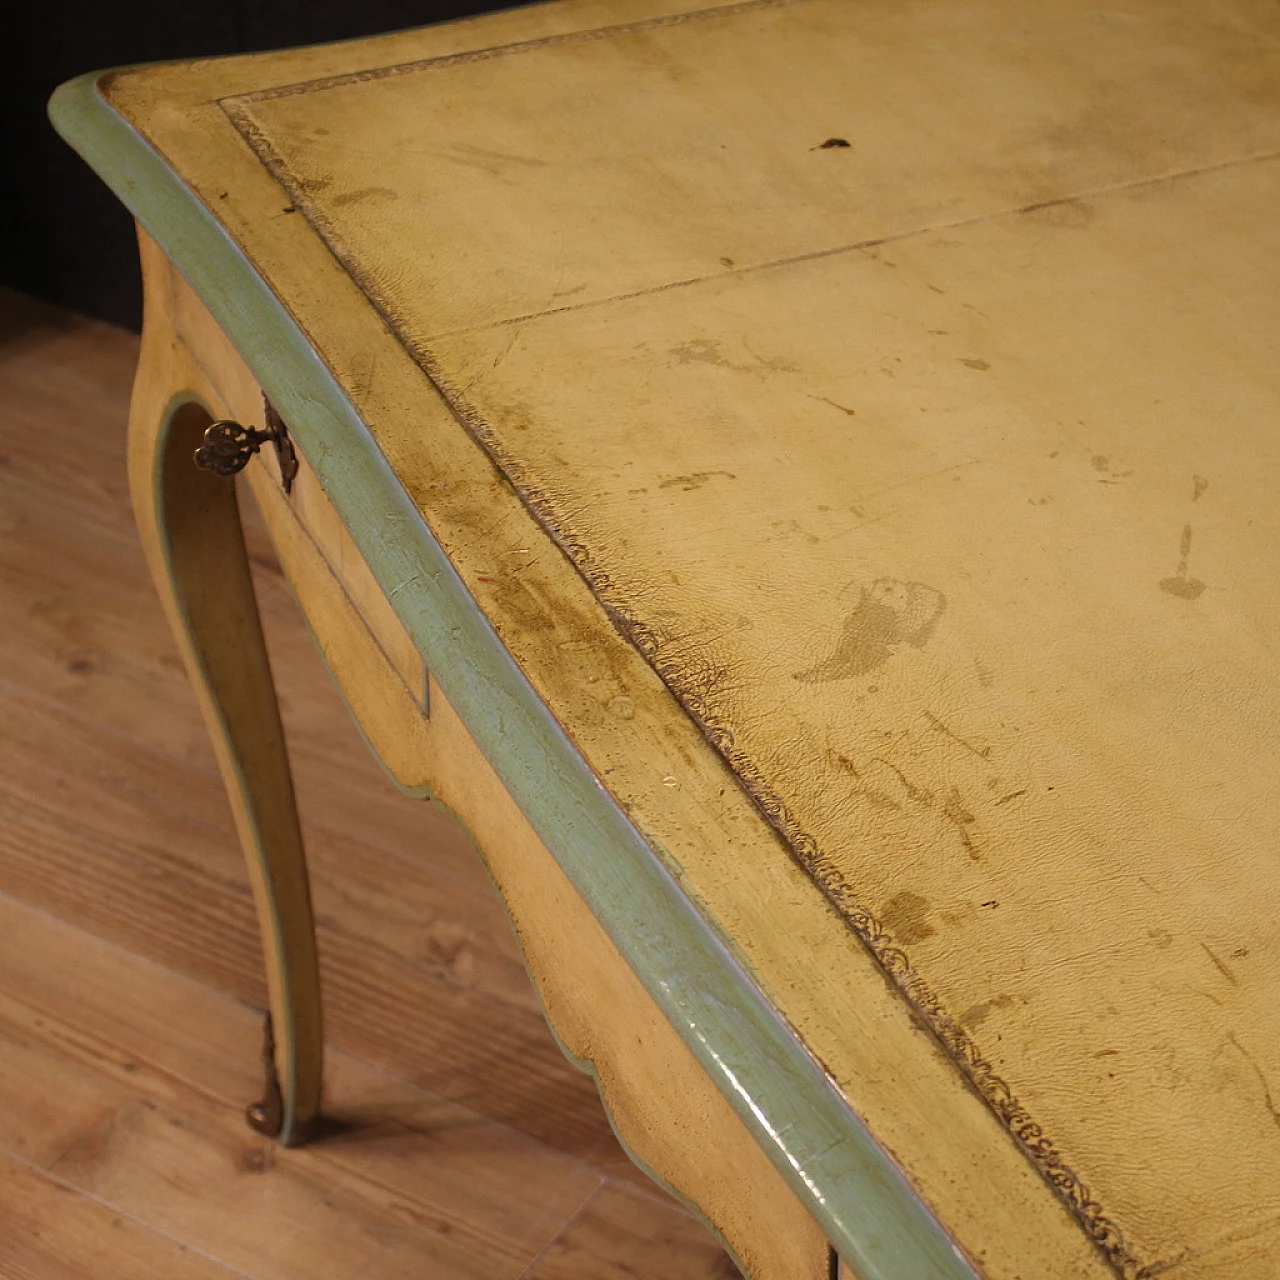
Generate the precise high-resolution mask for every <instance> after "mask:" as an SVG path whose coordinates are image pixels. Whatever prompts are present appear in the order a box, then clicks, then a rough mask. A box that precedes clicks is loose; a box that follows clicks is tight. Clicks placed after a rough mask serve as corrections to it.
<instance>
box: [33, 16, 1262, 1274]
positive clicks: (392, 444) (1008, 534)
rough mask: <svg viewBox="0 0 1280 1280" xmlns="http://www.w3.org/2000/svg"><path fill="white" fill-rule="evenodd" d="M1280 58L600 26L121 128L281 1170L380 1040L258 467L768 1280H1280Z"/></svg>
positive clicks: (844, 26)
mask: <svg viewBox="0 0 1280 1280" xmlns="http://www.w3.org/2000/svg"><path fill="white" fill-rule="evenodd" d="M1278 40H1280V18H1277V16H1276V15H1275V13H1274V11H1273V10H1270V9H1263V8H1261V7H1260V6H1258V5H1255V4H1253V3H1251V2H1250V0H1229V2H1228V3H1222V4H1215V5H1212V6H1210V5H1207V4H1205V5H1198V6H1197V5H1194V4H1176V3H1172V2H1169V3H1157V2H1156V0H1133V2H1132V3H1129V4H1127V5H1126V6H1124V7H1123V8H1122V9H1119V10H1107V11H1105V12H1104V11H1095V10H1093V9H1090V8H1086V7H1084V6H1080V5H1077V4H1071V3H1066V0H1053V2H1052V3H1049V4H1046V5H1042V6H1036V7H1035V8H1033V9H1028V8H1027V7H1026V6H1024V5H1018V4H1013V3H1012V2H1011V0H978V2H977V3H974V4H966V5H960V4H955V3H948V2H946V0H934V2H930V3H921V4H915V5H908V6H895V5H879V4H869V5H858V6H854V5H851V4H848V3H845V2H844V0H792V2H791V3H786V2H783V0H753V2H750V3H745V4H731V5H715V4H712V5H711V6H709V7H707V8H705V9H703V10H700V11H698V12H694V13H684V12H681V11H680V8H679V6H677V5H676V4H674V3H668V2H667V0H570V2H568V3H560V4H553V5H548V6H543V7H537V8H532V9H524V10H519V11H514V12H510V13H506V14H501V15H496V16H491V17H487V18H483V19H479V20H475V21H470V22H466V23H458V24H453V25H448V26H442V27H437V28H430V29H424V30H420V31H413V32H407V33H402V34H398V35H393V36H388V37H383V38H379V39H375V40H369V41H361V42H355V43H351V44H345V45H336V46H329V47H324V48H316V49H304V50H295V51H290V52H286V53H279V54H267V55H258V56H254V57H244V58H232V59H223V60H217V61H211V62H197V63H187V64H175V65H168V66H160V67H153V68H143V69H140V70H132V71H122V72H114V73H109V74H107V75H105V76H102V77H88V78H85V79H82V80H79V81H76V82H73V83H72V84H70V85H68V86H65V87H64V88H63V89H62V90H60V91H59V94H58V96H57V97H56V98H55V101H54V104H53V108H52V112H53V116H54V119H55V122H56V123H57V125H58V127H59V128H60V129H61V130H62V131H63V132H64V134H65V135H66V136H67V137H68V138H69V139H70V140H71V141H72V142H73V144H74V145H75V146H76V147H77V148H79V149H80V150H81V152H82V153H83V154H84V155H85V156H86V157H87V158H88V159H89V161H90V162H91V163H92V164H94V165H95V166H96V167H97V168H98V169H99V171H100V172H101V173H102V174H103V176H104V178H106V180H107V181H108V182H110V183H111V184H112V186H113V187H114V189H115V190H116V191H117V192H118V193H119V194H120V196H121V198H122V199H123V200H124V201H125V203H126V204H128V205H129V207H130V208H131V209H132V210H133V211H134V213H135V214H136V215H137V217H138V219H139V221H140V223H141V224H142V226H143V227H144V228H145V234H144V237H143V261H144V267H145V271H146V280H147V321H146V331H145V334H144V349H143V357H142V364H141V368H140V370H139V377H138V384H137V393H136V399H135V409H134V416H133V427H132V433H133V462H132V466H133V476H134V487H135V500H136V505H137V509H138V515H139V523H140V526H141V529H142V533H143V537H144V540H145V541H146V543H147V546H148V550H149V553H150V555H151V558H152V563H153V567H154V569H155V574H156V579H157V582H158V585H159V587H160V590H161V592H162V594H163V595H164V597H165V599H166V601H167V603H168V607H169V610H170V615H171V618H172V620H173V623H174V626H175V630H176V631H177V633H178V635H179V638H180V641H181V642H182V644H183V645H184V647H185V650H186V655H187V661H188V666H189V668H190V670H191V674H192V678H193V680H194V681H195V683H196V685H197V688H198V689H199V690H200V692H201V695H202V698H203V701H204V706H205V713H206V717H207V718H208V721H209V724H210V728H211V731H212V733H213V736H214V738H215V741H216V742H217V744H218V748H219V752H220V758H221V762H222V767H223V771H224V775H225V777H226V779H227V784H228V788H229V790H230V792H231V795H232V799H233V803H234V805H235V807H236V811H237V816H238V821H239V826H240V831H241V835H242V839H243V841H244V843H245V847H246V850H247V852H248V857H249V864H250V870H251V872H252V874H253V875H254V877H255V885H256V887H257V893H258V901H259V907H260V913H261V917H262V922H263V934H264V942H265V947H266V952H267V956H268V965H269V968H270V972H271V1003H272V1012H273V1015H274V1025H275V1045H274V1051H273V1053H272V1055H271V1059H272V1063H273V1070H272V1072H271V1073H270V1079H269V1085H270V1088H269V1091H268V1096H267V1098H266V1099H265V1101H264V1103H263V1105H262V1106H261V1107H260V1108H258V1109H257V1110H256V1112H255V1113H254V1120H255V1123H257V1124H258V1125H259V1126H261V1127H264V1128H267V1129H272V1130H278V1131H279V1133H280V1135H281V1137H282V1139H283V1140H284V1141H286V1142H289V1141H298V1140H300V1139H301V1138H302V1137H304V1136H306V1134H307V1132H308V1130H309V1129H310V1128H311V1127H312V1125H313V1123H314V1121H315V1118H316V1116H317V1114H318V1108H319V1105H320V1062H319V1058H320V1045H321V1026H320V1011H319V993H318V991H317V984H316V981H315V966H314V955H313V944H312V939H311V921H310V912H309V907H308V902H307V891H306V874H305V866H304V862H303V855H302V850H301V844H300V841H299V839H298V835H297V824H296V818H295V815H294V811H293V802H292V797H291V791H290V786H289V781H288V768H287V763H286V762H285V759H284V756H283V751H282V748H281V745H280V733H279V726H278V721H277V717H276V714H275V709H274V696H273V694H272V692H271V685H270V676H269V672H268V669H267V667H266V663H265V659H264V657H263V655H262V651H261V643H260V637H259V635H258V629H257V623H256V618H255V614H254V610H253V601H252V594H251V591H250V589H249V585H248V578H247V574H246V572H245V568H244V563H243V554H242V551H241V550H240V544H239V541H238V526H237V520H236V508H235V491H234V487H233V484H232V482H231V481H230V480H229V479H225V478H219V477H217V476H215V475H212V474H210V473H208V472H205V471H201V470H197V469H196V468H195V467H194V466H193V465H192V463H191V455H192V452H193V450H194V449H195V448H196V446H197V445H198V444H199V443H200V441H201V438H202V436H203V433H204V432H205V430H206V428H208V427H209V425H210V423H211V422H212V421H213V420H214V419H230V420H233V421H234V422H236V423H239V424H242V425H243V426H245V427H253V428H256V429H258V430H260V431H266V432H270V433H271V434H272V435H273V436H274V437H275V438H276V439H279V438H280V436H281V435H282V434H284V433H285V431H286V428H285V426H284V425H283V424H287V438H288V441H289V443H290V446H291V450H292V452H294V453H296V455H297V462H298V471H297V474H296V477H294V478H293V479H292V481H291V482H290V483H286V482H285V479H284V476H283V475H282V472H281V460H282V458H283V457H284V452H281V451H278V448H277V445H276V444H274V443H271V442H269V441H268V442H266V443H265V444H264V445H263V447H262V448H261V450H260V451H259V452H258V453H257V455H256V456H255V457H254V459H253V460H252V461H251V462H250V463H249V466H248V476H249V480H250V483H251V485H252V487H253V490H254V493H255V495H256V496H257V498H258V500H259V502H260V503H261V504H262V506H263V510H264V512H265V513H266V517H267V520H268V523H269V525H270V528H271V530H272V533H273V536H274V538H275V540H276V543H277V548H278V550H279V553H280V558H281V561H282V563H283V565H284V567H285V571H286V573H287V575H288V576H289V578H290V580H291V581H292V583H293V585H294V587H295V590H296V592H297V595H298V598H299V601H300V603H301V605H302V607H303V609H304V611H305V612H306V614H307V616H308V619H309V620H310V622H311V625H312V627H313V629H314V630H315V633H316V637H317V640H318V642H319V644H320V646H321V648H322V650H323V651H324V653H325V655H326V657H327V658H328V660H329V664H330V666H331V668H332V669H333V673H334V676H335V678H336V679H337V681H338V683H339V684H340V686H341V687H342V689H343V691H344V693H345V694H346V697H347V699H348V701H349V702H350V705H351V709H352V712H353V714H354V715H355V717H356V719H357V720H358V721H359V723H360V725H361V727H362V728H363V730H364V732H365V734H366V735H367V737H368V739H369V742H370V745H371V746H372V747H373V749H374V750H375V751H376V752H377V753H378V755H379V756H380V757H381V758H382V760H383V761H384V763H385V764H386V766H387V768H388V769H389V770H390V772H391V773H392V775H393V776H394V777H395V778H396V779H397V780H398V781H399V782H400V783H401V785H403V786H404V787H406V788H408V789H410V790H411V791H414V792H416V793H419V794H423V795H428V794H430V795H431V796H433V797H434V798H436V799H438V800H439V801H440V802H441V803H444V804H446V805H448V806H449V807H450V808H451V809H452V810H453V811H454V812H455V813H457V814H458V816H459V818H460V819H461V820H462V821H463V822H464V823H465V824H466V826H467V827H468V828H469V830H470V831H471V833H472V834H473V836H474V838H475V840H476V843H477V845H478V846H479V848H480V849H481V850H482V851H483V853H484V856H485V858H486V859H487V861H488V863H489V865H490V867H491V868H492V871H493V874H494V877H495V879H496V880H497V882H498V885H499V887H500V889H501V891H502V893H503V896H504V897H505V899H506V901H507V903H508V905H509V907H510V909H511V913H512V917H513V920H514V921H515V924H516V927H517V930H518V932H519V933H520V936H521V939H522V942H523V944H524V947H525V952H526V956H527V958H528V962H529V966H530V969H531V971H532V973H533V975H534V977H535V980H536V981H537V983H538V986H539V990H540V991H541V993H542V997H543V999H544V1001H545V1003H546V1007H547V1011H548V1015H549V1018H550V1020H551V1021H552V1023H553V1025H554V1026H555V1028H556V1030H557V1032H558V1034H559V1035H560V1037H561V1039H562V1041H563V1043H564V1045H565V1048H566V1051H567V1052H568V1053H569V1054H570V1055H571V1056H573V1057H574V1058H576V1059H577V1060H579V1061H580V1062H582V1063H583V1064H584V1066H587V1067H588V1068H589V1069H590V1070H592V1071H594V1072H595V1073H596V1075H597V1078H598V1080H599V1082H600V1087H601V1092H602V1094H603V1096H604V1099H605V1101H606V1104H607V1105H608V1106H609V1108H610V1111H611V1114H612V1116H613V1118H614V1121H615V1124H616V1125H617V1127H618V1130H619V1132H620V1133H621V1135H622V1136H623V1138H624V1140H625V1141H626V1142H627V1144H628V1145H629V1147H630V1149H631V1150H632V1151H633V1152H634V1154H635V1156H636V1158H637V1160H638V1161H640V1162H641V1163H642V1164H643V1165H644V1166H645V1167H647V1168H649V1169H650V1170H652V1171H653V1172H654V1173H655V1175H656V1176H658V1177H659V1178H660V1179H662V1180H663V1181H665V1182H666V1183H667V1184H669V1185H670V1186H671V1187H673V1188H674V1189H675V1190H676V1191H677V1193H678V1194H680V1195H682V1196H683V1197H685V1198H686V1199H687V1200H688V1201H689V1202H690V1203H692V1204H694V1205H695V1206H697V1207H699V1208H700V1209H701V1210H702V1211H703V1212H704V1213H705V1214H706V1216H707V1217H708V1219H709V1220H710V1221H711V1222H712V1223H713V1224H714V1226H715V1227H716V1229H717V1230H718V1231H719V1232H720V1233H721V1234H722V1236H723V1238H724V1239H725V1240H726V1242H727V1243H728V1245H729V1246H730V1247H731V1248H732V1249H733V1250H734V1252H735V1254H736V1256H737V1257H738V1258H739V1259H740V1260H741V1262H742V1264H743V1266H744V1267H745V1269H746V1270H747V1271H748V1272H749V1273H750V1274H752V1275H753V1276H758V1277H761V1278H768V1280H772V1278H773V1277H812V1278H816V1277H821V1276H824V1275H826V1274H827V1272H828V1268H829V1266H830V1265H831V1262H830V1253H829V1243H828V1242H830V1245H834V1246H835V1248H836V1249H837V1250H838V1252H839V1255H840V1257H841V1258H842V1259H843V1264H844V1266H845V1268H846V1270H847V1271H848V1272H849V1273H850V1274H854V1275H856V1276H858V1277H860V1278H861V1280H889V1278H891V1277H892V1278H893V1280H920V1278H922V1277H949V1278H951V1277H956V1278H958V1277H962V1276H973V1275H981V1276H984V1277H990V1278H996V1277H999V1278H1001V1280H1014V1278H1015V1277H1021V1278H1022V1280H1029V1278H1030V1277H1035V1278H1037V1280H1039V1278H1041V1277H1054V1278H1058V1277H1063V1278H1065V1277H1101V1276H1107V1275H1119V1276H1122V1277H1128V1278H1130V1280H1137V1278H1138V1277H1154V1276H1156V1275H1168V1276H1172V1277H1177V1278H1178V1280H1182V1278H1184V1277H1185V1278H1187V1280H1190V1277H1197V1278H1204V1280H1219V1278H1221V1280H1226V1278H1227V1277H1231V1278H1233V1280H1242V1278H1255V1277H1256V1278H1257V1280H1263V1278H1265V1277H1275V1276H1277V1275H1280V1111H1278V1109H1277V1108H1278V1106H1280V1104H1278V1103H1277V1099H1280V1033H1278V1032H1277V1027H1276V1019H1275V1016H1274V1013H1275V1009H1276V1007H1277V998H1278V997H1280V914H1278V912H1277V909H1276V859H1275V854H1274V849H1275V844H1276V835H1277V823H1276V818H1277V812H1278V808H1277V799H1278V797H1277V781H1276V779H1277V770H1276V767H1275V765H1276V760H1275V756H1276V735H1275V725H1276V723H1277V722H1278V719H1280V717H1278V716H1277V711H1278V710H1280V705H1278V704H1280V679H1277V674H1278V673H1277V657H1276V655H1277V648H1276V641H1275V637H1276V635H1277V634H1280V627H1278V626H1277V623H1280V617H1278V616H1277V614H1278V612H1280V610H1278V607H1277V602H1276V594H1275V592H1274V590H1272V589H1271V584H1270V579H1271V577H1272V571H1273V568H1274V566H1275V564H1276V563H1277V553H1278V552H1280V504H1277V502H1276V488H1277V486H1276V481H1277V478H1278V475H1280V450H1278V449H1277V445H1276V435H1275V432H1274V427H1273V420H1274V416H1275V410H1276V403H1277V392H1278V391H1280V380H1278V379H1277V376H1276V362H1275V358H1274V337H1275V334H1276V331H1277V321H1278V319H1280V316H1278V315H1277V310H1278V308H1280V288H1277V286H1278V285H1280V279H1278V277H1280V254H1277V252H1276V240H1277V231H1276V218H1275V212H1274V211H1275V208H1276V207H1277V204H1278V203H1280V160H1278V157H1280V112H1278V111H1277V105H1278V104H1280V92H1278V91H1277V88H1276V84H1277V81H1276V72H1277V70H1278V69H1280V54H1278V52H1277V50H1278V48H1280V46H1278V44H1277V41H1278ZM264 393H265V396H266V397H267V398H268V400H269V404H270V408H268V407H266V406H265V405H264V400H263V395H264ZM273 1091H274V1092H273Z"/></svg>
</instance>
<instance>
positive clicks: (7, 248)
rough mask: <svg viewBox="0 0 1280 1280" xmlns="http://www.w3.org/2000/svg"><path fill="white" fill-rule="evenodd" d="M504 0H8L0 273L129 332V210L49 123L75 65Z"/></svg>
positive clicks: (220, 49)
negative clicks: (54, 97) (49, 111)
mask: <svg viewBox="0 0 1280 1280" xmlns="http://www.w3.org/2000/svg"><path fill="white" fill-rule="evenodd" d="M505 7H507V5H506V4H504V3H501V2H497V3H495V2H494V0H16V3H15V4H13V5H11V6H4V10H5V11H4V17H3V21H2V22H0V27H2V28H3V30H0V283H2V284H5V285H8V286H9V287H10V288H12V289H18V290H20V291H22V292H24V293H30V294H35V295H36V296H37V297H41V298H45V299H47V300H48V301H50V302H56V303H60V304H62V305H63V306H67V307H72V308H74V309H75V310H77V311H82V312H85V313H86V314H88V315H93V316H97V317H99V318H100V319H104V320H110V321H112V322H114V323H116V324H122V325H126V326H128V327H130V328H134V329H136V328H137V327H138V325H139V322H140V317H141V294H140V286H139V281H138V267H137V251H136V247H135V244H134V239H133V226H132V223H131V221H130V219H129V216H128V214H127V213H126V212H125V211H124V209H123V208H122V207H121V206H120V205H119V204H118V203H117V201H116V199H115V197H114V196H112V195H111V193H110V192H109V191H108V190H107V189H106V188H105V187H104V186H103V185H102V183H101V182H99V181H98V179H97V178H96V177H95V176H94V175H93V174H92V173H91V172H90V170H89V169H88V168H87V167H86V166H85V165H84V163H83V162H82V161H81V160H80V159H79V157H77V156H76V155H75V154H74V153H73V152H72V151H71V150H70V148H69V147H67V145H66V144H65V143H64V142H63V141H62V140H61V139H60V138H59V137H58V136H57V134H55V133H54V132H53V129H52V127H51V126H50V125H49V123H48V120H47V119H46V117H45V109H44V108H45V103H46V102H47V101H48V98H49V95H50V94H51V93H52V92H53V90H54V88H55V87H56V86H57V85H58V84H60V83H61V82H62V81H63V80H69V79H70V78H71V77H72V76H76V75H79V74H80V73H81V72H85V71H95V70H98V69H100V68H106V67H113V66H122V65H128V64H130V63H136V62H155V61H159V60H161V59H166V58H193V57H202V56H206V55H213V54H221V53H240V52H245V51H249V50H258V49H275V48H281V47H284V46H288V45H300V44H315V43H318V42H320V41H324V40H343V39H350V38H352V37H355V36H364V35H373V34H375V33H377V32H381V31H394V30H397V29H399V28H402V27H414V26H420V25H423V24H424V23H428V22H441V21H444V20H446V19H449V18H458V17H464V16H466V15H469V14H474V13H484V12H487V11H489V10H492V9H501V8H505Z"/></svg>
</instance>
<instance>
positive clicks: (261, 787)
mask: <svg viewBox="0 0 1280 1280" xmlns="http://www.w3.org/2000/svg"><path fill="white" fill-rule="evenodd" d="M148 250H150V253H148ZM152 255H156V251H155V249H154V246H149V245H147V244H145V243H144V265H148V264H147V259H148V257H151V256H152ZM156 256H158V255H156ZM155 274H157V275H158V274H159V273H158V272H157V273H155ZM151 283H152V285H153V292H155V293H159V294H160V295H161V296H160V297H159V298H155V297H149V298H148V311H147V323H146V327H145V329H144V335H143V347H142V357H141V361H140V364H139V368H138V375H137V381H136V383H135V387H134V395H133V404H132V407H131V410H130V422H129V480H130V488H131V492H132V498H133V507H134V513H135V516H136V518H137V522H138V529H139V532H140V534H141V537H142V542H143V545H144V547H145V548H146V553H147V559H148V562H149V564H150V568H151V574H152V577H153V579H154V580H155V584H156V587H157V589H158V591H159V593H160V597H161V599H162V601H163V603H164V607H165V612H166V613H167V614H168V617H169V623H170V626H171V627H172V629H173V633H174V637H175V639H176V640H177V643H178V647H179V649H180V650H181V652H182V657H183V661H184V663H185V665H186V668H187V672H188V674H189V676H190V678H191V682H192V684H193V685H194V687H195V691H196V695H197V697H198V699H199V702H200V708H201V711H202V713H203V715H204V720H205V725H206V727H207V728H208V731H209V735H210V737H211V738H212V740H213V745H214V750H215V753H216V755H217V758H218V765H219V767H220V769H221V771H222V777H223V781H224V782H225V784H226V788H227V794H228V797H229V799H230V801H231V807H232V810H233V813H234V815H235V823H236V829H237V831H238V833H239V836H240V843H241V846H242V847H243V849H244V852H245V857H246V861H247V863H248V868H249V877H250V880H251V882H252V886H253V895H254V901H255V904H256V906H257V912H258V920H259V924H260V926H261V931H262V950H263V955H264V958H265V962H266V969H267V985H268V991H269V998H270V1014H269V1015H268V1021H267V1029H266V1040H267V1044H266V1047H265V1050H264V1062H265V1065H266V1067H267V1085H266V1093H265V1096H264V1098H263V1100H262V1102H260V1103H258V1104H256V1105H255V1106H252V1107H250V1108H249V1111H248V1117H249V1122H250V1124H251V1125H252V1126H253V1127H254V1128H255V1129H257V1130H258V1131H259V1132H261V1133H265V1134H269V1135H270V1136H273V1137H278V1138H279V1139H280V1141H281V1142H282V1143H283V1144H284V1145H286V1146H292V1145H296V1144H297V1143H300V1142H303V1141H305V1140H306V1138H307V1137H308V1136H309V1135H310V1133H311V1132H312V1131H313V1130H314V1128H315V1125H316V1122H317V1119H318V1117H319V1110H320V1083H321V1058H322V1047H323V1034H322V1027H321V1015H320V984H319V973H318V970H317V964H316V946H315V931H314V926H313V922H312V914H311V899H310V891H309V887H308V881H307V867H306V858H305V855H304V853H303V847H302V835H301V831H300V829H299V826H298V815H297V809H296V807H295V803H294V795H293V781H292V778H291V776H290V772H289V761H288V757H287V754H286V751H285V742H284V734H283V730H282V728H281V724H280V714H279V709H278V707H277V705H276V695H275V687H274V685H273V683H272V679H271V669H270V666H269V664H268V661H267V653H266V648H265V645H264V643H263V637H262V628H261V624H260V622H259V619H258V610H257V601H256V599H255V597H254V592H253V583H252V580H251V578H250V574H249V562H248V557H247V556H246V553H245V546H244V539H243V535H242V532H241V528H240V515H239V508H238V506H237V503H236V490H235V482H234V481H233V480H232V479H229V478H226V477H222V476H217V475H213V474H212V473H210V472H208V471H202V470H199V469H198V468H197V467H196V466H195V464H194V463H193V461H192V455H193V454H194V452H195V449H196V447H197V446H198V445H199V444H200V441H201V436H202V435H203V432H204V430H205V428H206V427H207V426H208V425H209V423H210V422H211V420H212V419H211V415H210V414H209V413H208V412H207V411H206V410H205V409H204V408H203V406H202V405H201V404H199V403H198V402H197V401H196V400H195V399H194V396H193V395H192V394H191V393H190V392H189V391H188V390H187V389H188V388H190V387H192V386H195V385H199V373H198V370H196V369H194V368H190V367H188V366H190V365H191V364H192V362H191V360H190V358H189V356H187V355H186V352H185V348H183V347H182V346H181V345H180V344H179V343H178V341H177V339H176V337H175V335H174V333H173V330H172V327H171V325H170V323H169V317H168V315H167V292H168V291H167V289H158V288H154V286H155V284H156V281H155V279H154V276H153V279H152V282H151ZM166 283H167V281H166Z"/></svg>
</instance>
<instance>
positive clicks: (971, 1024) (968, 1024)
mask: <svg viewBox="0 0 1280 1280" xmlns="http://www.w3.org/2000/svg"><path fill="white" fill-rule="evenodd" d="M1012 1005H1013V997H1012V996H1010V995H1003V996H993V997H992V998H991V999H990V1000H983V1001H982V1002H981V1003H979V1004H975V1005H970V1006H969V1008H967V1009H966V1010H965V1011H964V1012H963V1013H962V1014H961V1015H960V1025H961V1026H962V1027H965V1028H967V1029H968V1030H970V1031H973V1030H974V1029H975V1028H977V1027H980V1026H981V1025H982V1024H983V1023H984V1022H986V1020H987V1019H988V1018H989V1017H990V1016H991V1014H992V1013H994V1012H995V1010H997V1009H1008V1008H1010V1007H1011V1006H1012Z"/></svg>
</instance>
